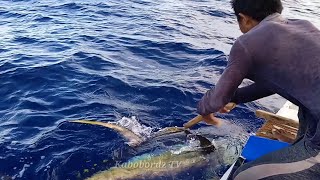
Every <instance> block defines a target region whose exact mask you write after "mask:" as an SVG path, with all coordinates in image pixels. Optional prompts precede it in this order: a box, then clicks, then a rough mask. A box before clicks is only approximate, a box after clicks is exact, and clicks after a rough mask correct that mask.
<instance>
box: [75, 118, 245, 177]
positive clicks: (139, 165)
mask: <svg viewBox="0 0 320 180" xmlns="http://www.w3.org/2000/svg"><path fill="white" fill-rule="evenodd" d="M71 122H73V123H81V124H91V125H99V126H103V127H107V128H110V129H113V130H115V131H116V132H118V133H120V134H121V135H122V136H123V137H124V138H125V139H126V140H127V143H128V145H130V146H132V147H134V148H138V147H141V146H146V145H148V144H150V143H151V144H152V143H154V144H157V142H160V143H164V142H166V141H170V140H172V139H178V140H179V141H175V142H174V145H172V146H170V148H163V146H160V147H159V148H160V149H161V148H163V149H162V150H160V151H158V152H157V153H154V152H153V153H149V154H148V153H145V154H143V155H140V156H137V157H134V158H132V159H131V160H129V161H127V162H124V163H122V164H117V165H116V166H114V167H112V168H110V169H107V170H104V171H101V172H98V173H96V174H94V175H93V176H92V177H89V178H88V180H123V179H168V178H170V179H172V178H173V177H174V179H178V178H177V177H179V176H183V177H184V178H183V179H185V175H188V177H190V179H219V178H220V176H221V175H222V173H223V172H221V171H223V170H225V169H226V168H227V167H228V166H229V165H231V164H232V163H233V162H234V161H235V160H236V158H237V157H238V156H239V154H240V151H241V149H242V146H243V144H244V141H245V137H244V136H243V134H242V133H244V132H245V131H244V130H243V129H241V127H239V126H236V125H234V124H232V123H228V122H225V124H224V125H222V126H221V127H219V128H217V127H212V126H211V127H206V128H200V129H198V130H197V131H196V132H193V131H191V130H187V129H185V128H183V127H167V128H164V129H161V130H159V131H157V132H153V133H152V134H151V135H150V136H149V137H142V136H140V135H138V134H135V133H134V132H132V131H131V130H130V129H128V128H126V127H122V126H121V125H118V124H116V123H110V122H98V121H89V120H76V121H71ZM205 136H206V137H205ZM209 139H211V140H209ZM212 140H214V143H212ZM153 146H154V145H153ZM191 173H192V174H193V176H192V177H191V175H190V174H191ZM194 174H196V176H197V177H196V178H195V175H194Z"/></svg>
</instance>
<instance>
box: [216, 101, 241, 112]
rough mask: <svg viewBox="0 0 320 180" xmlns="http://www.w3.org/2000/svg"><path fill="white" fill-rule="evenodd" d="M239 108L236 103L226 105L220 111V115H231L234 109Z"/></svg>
mask: <svg viewBox="0 0 320 180" xmlns="http://www.w3.org/2000/svg"><path fill="white" fill-rule="evenodd" d="M236 106H237V104H236V103H233V102H230V103H228V104H227V105H225V106H224V107H223V108H221V109H220V110H219V113H229V112H230V111H231V110H232V109H233V108H235V107H236Z"/></svg>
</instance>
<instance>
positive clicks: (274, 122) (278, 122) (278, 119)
mask: <svg viewBox="0 0 320 180" xmlns="http://www.w3.org/2000/svg"><path fill="white" fill-rule="evenodd" d="M256 116H258V117H261V118H263V119H265V120H266V122H265V123H264V125H263V126H262V127H261V128H260V129H259V130H258V131H257V132H256V135H257V136H260V137H265V138H269V139H277V138H276V137H275V136H274V134H273V133H272V131H275V130H282V133H281V135H282V136H285V137H287V138H289V139H290V140H292V141H293V140H294V139H295V138H296V136H297V132H298V127H299V123H298V122H296V121H294V120H292V119H289V118H286V117H282V116H279V115H276V114H273V113H270V112H267V111H263V110H257V111H256Z"/></svg>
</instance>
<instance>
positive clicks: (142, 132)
mask: <svg viewBox="0 0 320 180" xmlns="http://www.w3.org/2000/svg"><path fill="white" fill-rule="evenodd" d="M115 124H116V125H118V126H122V127H125V128H127V129H129V130H131V131H132V132H133V133H134V134H136V135H138V136H140V137H143V138H147V137H150V135H151V133H152V131H153V130H154V129H153V128H151V127H148V126H145V125H143V124H141V123H140V122H139V120H138V119H137V118H136V117H135V116H132V117H131V118H128V117H122V118H121V119H120V120H118V121H116V122H115Z"/></svg>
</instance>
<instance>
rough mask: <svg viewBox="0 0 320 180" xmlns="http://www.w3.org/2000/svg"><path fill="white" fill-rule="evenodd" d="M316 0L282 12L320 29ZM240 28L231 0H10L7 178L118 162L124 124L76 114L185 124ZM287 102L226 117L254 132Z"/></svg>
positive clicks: (1, 27) (3, 66)
mask: <svg viewBox="0 0 320 180" xmlns="http://www.w3.org/2000/svg"><path fill="white" fill-rule="evenodd" d="M317 1H318V0H303V1H302V0H286V1H285V2H284V5H285V11H284V14H285V15H286V16H288V17H290V18H303V19H308V20H310V21H312V22H313V23H314V24H315V25H316V26H317V27H320V20H319V19H320V6H319V3H318V2H317ZM240 35H241V33H240V31H239V30H238V26H237V24H236V19H235V17H234V15H233V12H232V9H231V7H230V5H229V1H227V0H181V1H173V0H158V1H151V0H108V1H101V0H92V1H87V2H85V1H80V0H73V1H71V0H53V1H48V0H42V1H36V0H10V1H9V0H1V1H0V82H1V88H0V97H1V100H0V177H1V178H2V179H26V180H31V179H41V180H42V179H83V178H85V177H88V176H90V175H92V174H94V173H96V172H98V171H100V170H103V169H107V168H110V167H112V166H114V165H115V164H114V162H112V161H109V160H110V159H112V157H113V154H112V153H111V152H114V150H117V149H121V148H125V147H126V145H125V141H124V140H123V139H122V138H121V137H120V136H119V135H118V134H116V133H115V132H113V131H111V130H108V129H104V128H99V127H93V126H83V125H78V124H73V123H70V122H68V121H70V120H75V119H90V120H98V121H117V120H120V119H121V118H122V117H132V116H135V117H136V120H137V121H138V122H139V125H142V127H143V128H146V129H147V130H150V129H151V130H156V129H160V128H163V127H167V126H181V125H182V124H183V123H185V122H187V121H188V120H189V119H191V118H193V117H194V116H195V115H196V113H195V110H196V109H195V108H196V103H197V102H198V100H199V99H200V98H201V97H202V95H203V93H205V92H206V90H208V89H209V88H210V87H212V86H214V84H215V83H216V82H217V80H218V79H219V77H220V75H221V73H222V72H223V69H224V67H225V66H226V64H227V57H228V53H229V51H230V48H231V46H232V44H233V42H234V41H235V40H236V38H237V37H238V36H240ZM283 102H284V100H283V99H281V98H280V97H277V96H274V97H271V98H269V99H267V100H265V101H263V100H262V101H258V102H253V103H248V104H244V105H240V106H238V107H237V108H236V109H235V110H234V111H232V112H231V113H230V114H227V115H220V117H221V118H224V119H226V120H229V121H232V122H237V123H238V124H239V126H242V127H244V128H246V129H247V133H248V134H249V133H250V132H252V131H255V130H256V129H257V128H258V127H259V126H260V125H261V124H262V121H261V120H260V119H257V118H256V117H255V116H254V110H255V109H257V108H264V109H268V110H270V111H276V110H277V109H278V108H279V107H281V105H282V103H283ZM203 126H205V125H204V124H200V125H197V126H196V127H195V128H199V127H203ZM146 129H139V130H140V131H141V130H146ZM124 157H125V158H124V160H127V159H129V158H132V157H133V155H132V154H130V153H128V154H126V155H124Z"/></svg>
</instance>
